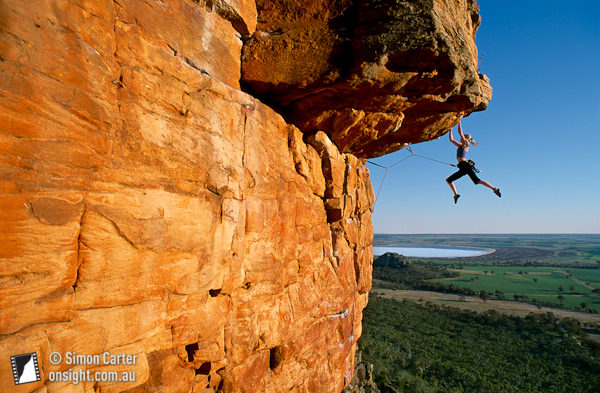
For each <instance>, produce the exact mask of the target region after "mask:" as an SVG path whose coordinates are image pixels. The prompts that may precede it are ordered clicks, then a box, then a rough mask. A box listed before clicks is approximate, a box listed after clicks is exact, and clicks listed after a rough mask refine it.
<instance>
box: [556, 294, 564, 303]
mask: <svg viewBox="0 0 600 393" xmlns="http://www.w3.org/2000/svg"><path fill="white" fill-rule="evenodd" d="M557 298H558V301H559V302H560V304H563V302H564V301H565V297H564V296H563V295H558V296H557Z"/></svg>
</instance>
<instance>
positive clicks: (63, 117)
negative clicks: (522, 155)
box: [0, 0, 489, 393]
mask: <svg viewBox="0 0 600 393" xmlns="http://www.w3.org/2000/svg"><path fill="white" fill-rule="evenodd" d="M334 3H335V4H334ZM334 3H331V4H330V3H329V2H322V1H320V0H314V1H309V2H304V3H302V4H300V3H298V4H296V3H291V2H277V1H275V2H263V1H259V2H258V10H257V6H256V4H255V2H254V1H252V0H68V1H67V0H57V1H40V2H36V3H35V6H31V4H29V3H28V2H22V1H17V0H0V201H1V203H0V244H1V247H0V358H1V359H0V392H16V393H19V392H36V393H54V392H61V393H63V392H67V393H69V392H77V393H81V392H122V391H126V392H159V393H171V392H172V393H178V392H202V393H209V392H228V393H229V392H236V393H237V392H240V393H241V392H248V393H254V392H268V393H275V392H306V393H308V392H310V393H315V392H319V393H321V392H323V393H329V392H331V393H338V392H340V391H341V390H342V389H343V387H344V386H345V385H346V384H347V383H348V382H349V381H350V380H351V378H352V370H353V368H354V364H353V363H354V354H355V350H356V341H357V340H358V338H359V337H360V334H361V318H362V310H363V308H364V307H365V305H366V303H367V297H368V291H369V289H370V287H371V272H372V270H371V269H372V260H373V257H372V247H371V242H372V238H373V230H372V226H371V211H372V205H373V201H374V196H373V190H372V187H371V183H370V180H369V176H368V171H367V170H366V168H365V166H364V161H363V160H362V159H360V158H357V155H360V156H369V155H377V154H381V153H382V152H385V151H391V150H394V149H396V148H398V147H399V146H403V145H404V144H405V143H408V142H410V141H413V140H415V139H419V140H422V139H427V138H432V137H435V136H436V135H437V134H438V133H439V132H440V130H441V129H442V128H444V127H449V126H450V125H451V123H452V122H453V121H455V120H456V119H457V116H458V115H459V114H461V113H462V114H464V113H466V112H469V111H471V110H474V109H481V108H483V107H484V106H485V104H486V103H487V100H489V97H488V92H487V91H485V87H486V86H487V85H486V84H485V83H483V84H482V83H481V80H480V79H478V78H479V76H477V74H476V73H475V72H474V70H473V67H474V64H475V63H474V61H473V58H476V52H475V51H474V46H473V45H472V42H471V40H472V34H474V30H475V28H476V25H477V23H476V22H477V20H475V17H474V15H475V14H474V13H473V10H474V9H475V5H473V4H471V3H470V2H467V3H465V2H464V1H460V2H457V6H456V7H450V6H448V7H446V5H445V3H443V2H438V1H433V2H418V3H410V4H412V5H410V4H409V5H399V6H398V7H400V8H403V7H409V8H410V9H413V8H414V13H415V15H416V16H415V18H412V17H411V18H408V17H407V18H408V19H406V20H404V19H403V18H404V17H403V16H402V15H403V14H402V13H398V12H400V11H402V10H400V11H398V10H396V9H392V10H390V12H389V15H388V14H387V13H386V15H388V16H389V17H388V18H387V19H386V20H387V21H386V22H385V23H384V25H383V27H385V28H383V27H381V26H380V27H377V26H379V25H378V23H379V22H377V21H375V20H371V19H372V15H371V14H370V12H371V11H369V10H375V11H377V10H381V9H386V7H385V4H384V3H379V2H377V3H375V2H367V3H369V4H370V6H369V7H371V6H372V7H371V8H368V9H362V10H356V9H354V8H352V7H350V5H351V3H350V2H349V1H342V2H334ZM421 3H423V4H421ZM425 3H427V4H425ZM430 3H433V6H431V4H430ZM411 7H412V8H411ZM424 7H425V8H427V7H429V9H431V8H432V7H433V10H434V11H435V10H437V11H436V12H437V17H436V18H433V17H430V18H429V19H428V17H426V16H424V15H426V13H425V12H422V11H423V10H422V9H423V8H424ZM259 11H260V12H259ZM397 11H398V12H397ZM405 11H406V10H405V9H404V11H402V12H405ZM386 12H387V11H386ZM377 13H379V11H377ZM257 15H258V18H259V19H258V21H259V22H260V23H259V25H260V31H258V32H256V33H255V28H256V26H257ZM348 15H354V16H353V17H355V18H359V19H360V20H361V23H360V25H357V27H356V29H354V30H352V29H349V28H347V29H342V30H339V26H337V24H340V23H341V25H343V23H342V22H344V21H346V20H347V18H348V17H349V16H348ZM411 15H412V14H411ZM432 18H433V19H432ZM456 21H458V22H456ZM389 23H391V24H392V26H396V25H397V26H396V27H395V28H396V30H394V29H392V30H389V31H388V30H387V26H388V25H389ZM404 23H408V24H407V25H406V26H404V25H403V24H404ZM421 25H423V26H421ZM307 26H309V27H310V28H308V29H306V27H307ZM336 26H337V27H336ZM348 26H354V25H348ZM369 26H370V27H369ZM402 26H404V27H402ZM414 26H421V27H422V30H419V31H422V32H423V34H424V36H423V40H422V41H419V42H421V43H422V46H423V47H422V48H421V49H419V47H418V45H417V47H412V46H411V45H412V44H411V42H412V39H409V38H406V37H405V38H404V39H403V40H398V38H399V37H404V34H405V31H408V30H412V29H413V27H414ZM430 27H431V28H434V27H435V28H434V30H433V31H434V32H431V34H429V35H427V34H425V32H426V31H427V30H428V29H429V28H430ZM302 28H304V30H302ZM361 29H363V30H364V31H362V30H361ZM378 29H379V30H378ZM440 29H442V30H443V29H446V30H445V31H446V34H447V35H448V37H449V38H448V37H446V38H447V39H446V38H444V40H442V39H441V38H440V37H441V35H443V34H442V32H441V30H440ZM452 29H455V30H456V31H455V30H452ZM360 31H362V32H361V33H360V34H358V33H357V32H360ZM378 31H379V32H378ZM386 31H387V32H386ZM292 33H293V34H292ZM459 33H460V34H462V37H463V38H464V42H465V43H466V49H464V48H463V49H461V48H458V47H457V46H456V40H457V39H458V38H456V37H461V36H460V35H459ZM355 34H358V37H359V38H360V39H359V40H358V41H356V42H354V41H352V40H349V38H350V37H351V36H354V35H355ZM378 34H383V35H386V34H387V35H390V37H388V38H386V41H385V42H392V41H393V42H396V41H398V43H397V45H396V46H393V48H391V49H389V50H388V49H385V48H383V49H385V50H383V49H381V48H379V47H378V46H377V45H379V44H378V42H379V41H377V39H376V36H377V35H378ZM386 37H387V36H386ZM244 42H246V43H245V44H244ZM432 43H435V44H436V45H437V46H434V47H431V44H432ZM407 45H408V46H407ZM405 46H407V47H405ZM243 48H245V49H244V53H243V54H242V49H243ZM432 48H433V49H432ZM349 49H350V50H351V52H352V51H354V52H353V53H355V54H356V56H355V57H354V60H352V61H351V62H350V63H347V62H346V58H345V57H344V56H345V54H347V53H348V50H349ZM380 49H381V50H380ZM274 53H281V54H282V58H281V59H283V61H281V59H280V58H279V57H277V56H275V55H274ZM402 53H405V54H406V53H408V54H411V56H409V57H410V58H411V59H412V60H411V61H412V63H410V64H411V66H410V67H408V66H406V67H408V68H409V69H408V70H407V69H403V68H402V67H403V66H402V65H401V64H404V63H402V61H401V57H402V56H400V54H402ZM359 55H360V56H359ZM340 56H341V57H340ZM421 57H422V61H421V60H419V59H421ZM242 58H243V59H244V62H245V63H244V68H245V77H244V79H243V80H242V83H240V78H241V76H242V73H241V68H242ZM465 59H466V60H465ZM298 60H302V62H298ZM463 60H464V62H462V61H463ZM438 61H439V62H440V64H443V65H444V67H437V66H435V64H438V63H437V62H438ZM430 62H433V63H435V64H433V63H431V64H430ZM461 62H462V63H461ZM348 64H351V66H350V68H349V70H351V72H350V73H348V72H346V71H347V69H348ZM432 64H433V65H432ZM448 67H450V68H448ZM452 67H454V68H452ZM442 74H443V75H442ZM361 75H362V76H361ZM348 83H350V84H348ZM241 85H243V86H244V87H248V86H251V87H252V89H253V91H256V92H259V93H260V94H261V95H262V94H265V96H266V95H268V96H269V97H272V100H270V101H269V102H270V103H271V104H272V106H268V105H267V104H264V103H262V102H261V101H259V100H258V99H257V98H255V97H253V96H251V95H250V94H248V93H246V92H243V91H242V90H241ZM478 89H479V90H478ZM482 89H483V90H482ZM413 90H414V91H415V93H414V94H412V93H411V94H408V93H410V92H413ZM366 91H369V92H371V93H372V94H371V95H370V96H368V95H364V94H363V93H364V92H366ZM398 91H401V92H402V94H405V95H402V94H399V93H398ZM407 92H408V93H407ZM477 92H479V93H481V94H480V96H477V94H478V93H477ZM342 93H343V94H342ZM340 94H342V95H344V96H348V97H354V98H353V99H354V100H356V102H361V104H360V105H359V104H356V105H354V104H352V105H347V104H343V105H338V106H335V105H334V106H331V102H332V99H334V100H337V99H338V98H339V97H340ZM330 95H331V96H330ZM310 96H312V97H313V98H314V99H311V98H310ZM409 96H410V97H411V98H410V99H408V98H406V97H409ZM415 97H416V98H415ZM478 97H479V98H478ZM367 101H368V102H367ZM274 108H275V109H277V110H278V111H279V112H277V111H275V110H274ZM449 108H450V109H449ZM444 111H450V113H446V112H444ZM281 113H283V114H284V115H285V119H286V120H287V121H286V120H284V117H282V115H281ZM298 114H302V115H301V116H300V115H298ZM403 119H404V120H403ZM297 126H299V127H297ZM400 126H401V127H400ZM398 127H400V128H398ZM300 129H303V130H305V131H310V133H303V132H302V131H301V130H300ZM332 140H333V141H332ZM377 141H379V142H377ZM349 152H354V153H356V154H354V155H353V154H351V153H349ZM30 352H36V353H37V356H38V361H39V374H40V381H33V382H30V383H26V384H20V385H17V384H15V383H14V381H13V370H12V368H11V362H10V357H11V356H13V355H19V354H26V353H30ZM57 356H60V359H58V358H57ZM126 359H129V360H128V361H126ZM108 373H114V374H108ZM17 374H19V370H18V368H17ZM102 376H104V378H103V377H102ZM115 377H116V378H117V379H114V378H115Z"/></svg>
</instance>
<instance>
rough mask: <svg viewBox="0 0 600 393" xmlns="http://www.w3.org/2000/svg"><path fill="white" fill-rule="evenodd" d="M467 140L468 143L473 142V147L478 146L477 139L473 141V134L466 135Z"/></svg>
mask: <svg viewBox="0 0 600 393" xmlns="http://www.w3.org/2000/svg"><path fill="white" fill-rule="evenodd" d="M465 139H466V140H467V142H471V144H472V145H473V146H477V142H475V139H473V137H472V136H471V134H465Z"/></svg>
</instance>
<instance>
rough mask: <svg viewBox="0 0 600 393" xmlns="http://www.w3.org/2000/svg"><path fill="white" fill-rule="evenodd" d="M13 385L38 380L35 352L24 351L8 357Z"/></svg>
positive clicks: (38, 371)
mask: <svg viewBox="0 0 600 393" xmlns="http://www.w3.org/2000/svg"><path fill="white" fill-rule="evenodd" d="M10 362H11V364H12V371H13V379H14V381H15V385H22V384H25V383H29V382H37V381H40V380H41V378H40V367H39V365H38V358H37V353H35V352H31V353H24V354H22V355H14V356H11V357H10Z"/></svg>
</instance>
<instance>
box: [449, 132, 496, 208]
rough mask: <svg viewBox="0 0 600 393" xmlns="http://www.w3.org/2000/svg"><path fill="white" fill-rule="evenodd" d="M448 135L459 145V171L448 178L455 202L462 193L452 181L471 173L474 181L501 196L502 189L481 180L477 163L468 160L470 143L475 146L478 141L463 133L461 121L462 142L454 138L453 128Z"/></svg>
mask: <svg viewBox="0 0 600 393" xmlns="http://www.w3.org/2000/svg"><path fill="white" fill-rule="evenodd" d="M448 135H449V137H450V142H451V143H452V144H453V145H455V146H457V147H458V149H457V150H456V159H457V160H458V165H457V167H458V171H456V172H454V173H453V174H452V175H450V176H449V177H448V178H447V179H446V183H448V185H449V186H450V189H452V192H453V193H454V203H456V202H457V201H458V198H460V194H459V193H458V192H457V191H456V186H455V185H454V184H452V183H453V182H454V181H455V180H457V179H460V178H461V177H463V176H464V175H469V177H470V178H471V180H472V181H473V183H475V184H481V185H484V186H486V187H487V188H489V189H491V190H492V191H494V194H496V195H498V197H501V196H502V195H501V194H500V189H499V188H495V187H494V186H492V185H491V184H490V183H488V182H486V181H485V180H481V179H480V178H478V177H477V175H476V174H475V171H476V169H475V163H474V162H473V161H471V160H467V153H468V151H469V143H470V144H471V145H473V146H477V143H476V142H475V140H474V139H473V138H472V137H471V135H470V134H463V130H462V125H461V124H460V121H459V122H458V135H459V136H460V143H458V142H457V141H455V140H454V137H453V136H452V129H450V132H449V133H448Z"/></svg>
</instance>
